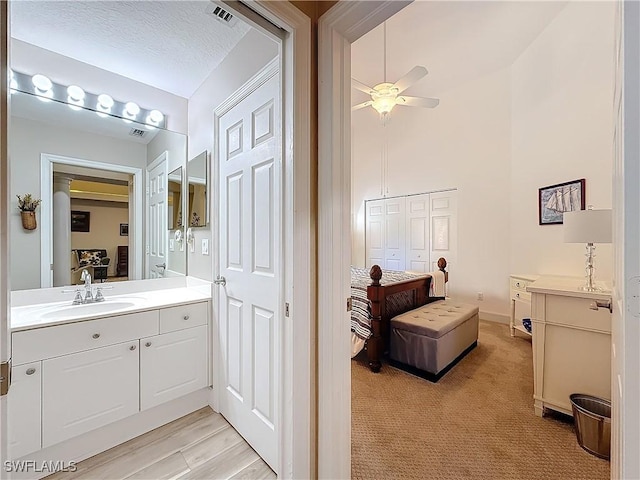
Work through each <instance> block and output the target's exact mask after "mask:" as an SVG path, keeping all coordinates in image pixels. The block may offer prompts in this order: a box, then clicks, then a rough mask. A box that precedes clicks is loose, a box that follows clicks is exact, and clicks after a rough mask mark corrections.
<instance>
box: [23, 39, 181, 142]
mask: <svg viewBox="0 0 640 480" xmlns="http://www.w3.org/2000/svg"><path fill="white" fill-rule="evenodd" d="M79 41H80V40H79ZM11 68H13V69H15V70H16V71H19V72H22V73H26V74H29V75H33V74H36V73H42V74H44V75H46V76H48V77H49V78H50V79H51V80H52V81H53V82H56V83H60V84H63V85H80V86H81V87H82V88H84V89H85V90H86V91H87V92H91V93H94V94H100V93H108V94H109V95H111V96H112V97H113V98H114V99H116V100H119V101H121V102H128V101H133V102H136V103H137V104H138V105H140V106H141V107H142V108H146V109H154V108H156V109H158V110H160V111H161V112H163V113H164V114H165V115H166V116H167V128H168V129H169V130H173V131H175V132H180V133H186V132H187V100H186V99H185V98H183V97H179V96H177V95H174V94H172V93H169V92H165V91H164V90H160V89H158V88H155V87H150V86H149V85H146V84H144V83H140V82H137V81H135V80H131V79H130V78H127V77H123V76H121V75H117V74H115V73H112V72H109V71H107V70H103V69H101V68H98V67H94V66H93V65H89V64H87V63H83V62H79V61H78V60H74V59H73V58H69V57H65V56H64V55H60V54H57V53H54V52H51V51H49V50H45V49H43V48H40V47H36V46H35V45H31V44H29V43H25V42H21V41H20V40H15V39H12V40H11Z"/></svg>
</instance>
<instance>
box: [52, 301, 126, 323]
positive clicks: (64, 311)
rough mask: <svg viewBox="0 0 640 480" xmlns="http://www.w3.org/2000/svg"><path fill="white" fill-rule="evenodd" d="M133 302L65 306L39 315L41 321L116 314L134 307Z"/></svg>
mask: <svg viewBox="0 0 640 480" xmlns="http://www.w3.org/2000/svg"><path fill="white" fill-rule="evenodd" d="M135 305H136V303H135V302H128V301H113V302H109V301H106V302H100V303H87V304H85V305H66V306H64V307H58V308H56V309H55V310H49V311H48V312H43V313H41V314H40V318H41V319H43V320H64V319H70V318H77V317H85V316H87V315H99V314H102V313H105V314H106V313H112V312H118V311H120V310H125V309H127V308H131V307H133V306H135Z"/></svg>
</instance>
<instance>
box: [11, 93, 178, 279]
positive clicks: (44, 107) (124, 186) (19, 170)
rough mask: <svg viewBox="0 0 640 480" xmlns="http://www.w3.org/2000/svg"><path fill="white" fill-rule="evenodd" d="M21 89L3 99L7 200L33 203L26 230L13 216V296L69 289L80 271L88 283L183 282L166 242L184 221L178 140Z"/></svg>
mask: <svg viewBox="0 0 640 480" xmlns="http://www.w3.org/2000/svg"><path fill="white" fill-rule="evenodd" d="M22 83H24V82H20V84H18V85H14V87H15V89H14V90H12V94H11V117H10V128H9V154H10V168H11V189H12V191H11V196H12V198H13V200H14V202H15V201H16V200H17V199H16V195H21V196H22V195H24V194H26V193H30V194H32V195H33V197H35V198H41V199H42V204H41V206H40V207H39V208H38V210H37V217H36V218H37V220H38V222H37V227H36V228H35V229H33V230H28V229H26V228H24V227H23V226H22V223H21V218H20V214H19V212H18V210H17V209H16V210H15V215H13V216H12V219H11V226H10V228H11V229H10V236H11V246H12V256H11V257H12V265H11V269H12V275H11V281H12V289H13V290H23V289H30V288H40V287H48V286H62V285H69V284H76V283H78V282H79V278H80V274H81V270H82V269H84V268H87V269H88V270H90V273H91V274H92V276H93V278H94V281H97V282H102V281H116V280H118V281H119V280H133V279H136V280H137V279H144V278H156V277H161V276H170V275H185V274H186V264H187V261H186V255H187V253H186V249H185V248H184V246H183V245H182V243H181V242H180V241H179V242H176V241H175V239H176V231H180V232H181V234H180V235H178V236H179V237H181V238H182V237H183V233H184V224H185V222H184V221H181V220H180V215H184V211H185V209H186V199H184V197H183V192H184V191H185V189H186V188H185V185H184V182H185V180H184V173H183V172H184V171H185V168H186V158H187V153H186V151H187V141H186V136H184V135H181V134H178V133H175V132H170V131H168V130H164V129H162V128H150V127H147V126H145V125H143V124H139V123H136V122H132V121H128V122H125V121H124V120H123V119H122V118H116V117H112V116H109V115H104V114H100V112H96V111H93V110H89V109H85V108H81V107H79V106H77V105H71V104H66V103H62V102H58V101H52V100H49V101H43V99H42V98H40V97H37V96H34V95H33V94H32V91H31V90H30V87H32V85H22ZM154 162H157V163H158V164H161V166H159V167H158V168H157V172H154V171H152V170H153V169H152V165H153V164H154ZM169 172H171V173H169ZM150 173H152V174H156V173H157V175H155V176H153V175H150ZM147 189H149V191H150V195H146V190H147ZM154 189H155V190H154ZM154 192H155V193H156V197H153V193H154ZM164 196H166V197H164ZM150 199H151V200H150ZM169 203H171V205H172V210H171V212H170V213H171V214H172V215H173V217H169V212H168V209H167V205H169ZM162 204H164V207H163V206H162ZM160 211H162V214H161V216H162V220H163V221H162V223H163V225H162V226H161V228H158V221H160V214H159V212H160ZM170 218H173V223H169V224H168V223H167V222H170ZM154 226H155V227H156V228H155V230H154Z"/></svg>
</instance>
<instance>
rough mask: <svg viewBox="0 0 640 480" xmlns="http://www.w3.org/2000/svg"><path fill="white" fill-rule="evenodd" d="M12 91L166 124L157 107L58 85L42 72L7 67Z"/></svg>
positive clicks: (131, 119) (128, 118)
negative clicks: (143, 105) (17, 70)
mask: <svg viewBox="0 0 640 480" xmlns="http://www.w3.org/2000/svg"><path fill="white" fill-rule="evenodd" d="M10 77H11V78H10V82H11V83H10V85H11V87H10V88H11V91H12V92H13V91H18V92H23V93H27V94H29V95H35V96H37V97H39V98H40V99H41V100H43V101H51V100H54V101H56V102H61V103H66V104H67V105H69V107H70V108H73V109H74V110H78V109H79V108H80V107H82V108H84V109H87V110H92V111H94V112H96V113H97V114H98V115H102V116H106V115H109V116H111V117H117V118H122V119H123V120H125V121H128V122H136V123H140V124H142V125H145V126H147V128H151V129H153V128H155V127H157V128H166V124H167V117H166V116H165V115H164V114H163V113H162V112H160V111H159V110H155V109H153V110H147V109H144V108H141V107H140V106H139V105H138V104H137V103H135V102H120V101H118V100H114V99H113V98H112V97H111V96H110V95H107V94H105V93H102V94H98V95H97V94H93V93H89V92H86V91H84V90H83V89H82V88H81V87H79V86H77V85H70V86H66V85H61V84H59V83H55V82H52V81H51V80H50V79H49V78H48V77H46V76H45V75H42V74H36V75H33V76H31V75H27V74H26V73H21V72H16V71H14V70H10Z"/></svg>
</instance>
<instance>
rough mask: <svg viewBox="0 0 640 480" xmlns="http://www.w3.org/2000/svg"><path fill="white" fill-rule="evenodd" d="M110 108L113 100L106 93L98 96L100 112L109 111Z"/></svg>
mask: <svg viewBox="0 0 640 480" xmlns="http://www.w3.org/2000/svg"><path fill="white" fill-rule="evenodd" d="M111 107H113V98H111V96H110V95H107V94H106V93H102V94H100V95H98V108H100V109H101V110H102V109H104V110H109V109H111Z"/></svg>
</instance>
